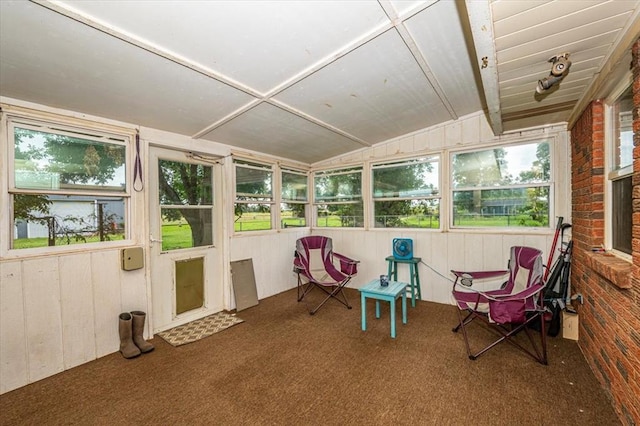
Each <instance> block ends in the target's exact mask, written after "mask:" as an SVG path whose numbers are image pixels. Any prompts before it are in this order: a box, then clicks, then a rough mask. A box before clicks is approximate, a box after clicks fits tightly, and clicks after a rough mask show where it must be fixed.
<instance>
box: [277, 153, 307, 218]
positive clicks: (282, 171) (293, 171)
mask: <svg viewBox="0 0 640 426" xmlns="http://www.w3.org/2000/svg"><path fill="white" fill-rule="evenodd" d="M279 169H280V173H279V174H280V181H279V185H278V186H279V189H280V191H279V194H280V198H279V204H280V220H279V225H280V229H287V228H290V227H301V228H309V227H310V223H309V222H310V220H311V219H310V217H309V203H310V202H311V197H310V194H309V190H310V186H309V172H308V171H303V170H299V169H296V168H293V167H288V166H281V167H279ZM285 173H288V174H292V175H298V176H304V177H305V182H306V187H307V192H306V196H305V200H304V201H302V200H292V199H289V198H285V197H284V193H283V189H284V185H283V182H284V174H285ZM283 204H300V205H303V206H304V207H303V209H304V221H305V224H304V225H302V226H294V225H290V226H287V224H286V223H284V219H283V217H282V205H283Z"/></svg>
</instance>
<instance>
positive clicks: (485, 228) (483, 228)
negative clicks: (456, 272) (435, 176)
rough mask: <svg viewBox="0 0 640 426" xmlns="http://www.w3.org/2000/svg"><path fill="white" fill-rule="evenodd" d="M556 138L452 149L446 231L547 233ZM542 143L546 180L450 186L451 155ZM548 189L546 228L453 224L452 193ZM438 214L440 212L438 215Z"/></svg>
mask: <svg viewBox="0 0 640 426" xmlns="http://www.w3.org/2000/svg"><path fill="white" fill-rule="evenodd" d="M555 139H556V136H553V135H539V136H538V135H536V136H533V137H529V138H518V139H514V140H510V141H501V142H496V143H492V144H486V145H478V146H474V147H471V148H463V149H455V150H449V161H448V164H447V166H448V171H447V179H448V182H447V194H448V198H449V199H448V200H447V207H446V208H447V214H448V216H449V217H448V218H447V228H448V229H449V230H451V231H454V232H455V231H469V230H473V231H474V232H476V231H478V232H493V233H495V232H500V233H507V234H508V233H523V232H524V233H529V232H540V231H543V232H548V231H550V230H551V229H552V227H553V226H554V221H553V218H554V217H556V214H555V208H556V206H555V191H556V188H555V186H556V178H555V176H556V153H555V151H556V140H555ZM544 142H546V143H547V144H548V145H549V179H548V180H547V181H544V182H532V183H517V184H516V183H514V184H511V185H501V186H490V185H485V186H460V187H456V186H455V185H454V177H453V175H454V172H455V169H454V164H453V159H454V156H455V155H458V154H464V153H471V152H482V151H488V150H494V149H498V148H508V147H516V146H522V145H532V144H538V143H544ZM544 187H548V192H549V195H548V222H549V223H548V225H547V226H464V225H463V226H461V225H455V223H454V222H455V214H454V213H455V212H454V209H455V202H454V193H455V192H459V191H471V190H480V191H485V190H509V189H522V188H544ZM441 215H442V212H441Z"/></svg>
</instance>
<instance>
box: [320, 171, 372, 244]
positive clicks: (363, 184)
mask: <svg viewBox="0 0 640 426" xmlns="http://www.w3.org/2000/svg"><path fill="white" fill-rule="evenodd" d="M356 169H360V175H361V176H360V202H361V203H362V220H363V221H364V224H363V226H362V227H327V226H318V225H317V223H318V209H317V208H316V206H317V205H318V204H324V203H321V202H318V201H317V200H316V181H315V179H316V176H317V175H318V174H323V173H328V174H331V175H334V176H335V175H341V174H351V173H353V172H355V171H357V170H356ZM370 169H371V167H367V162H362V163H350V164H345V165H340V166H333V167H327V168H322V169H316V170H312V172H311V174H310V187H309V189H310V191H311V194H310V195H311V196H310V200H311V201H310V208H311V211H312V213H311V221H312V222H311V223H310V224H309V225H310V227H311V229H328V230H329V229H331V230H337V229H340V230H349V229H352V230H354V229H355V230H365V231H367V230H369V220H368V218H369V208H368V204H369V203H366V202H365V197H366V194H367V192H365V191H370V188H371V187H370V185H368V179H370V178H371V177H370ZM332 172H337V173H332ZM332 204H356V202H354V201H344V202H333V203H332Z"/></svg>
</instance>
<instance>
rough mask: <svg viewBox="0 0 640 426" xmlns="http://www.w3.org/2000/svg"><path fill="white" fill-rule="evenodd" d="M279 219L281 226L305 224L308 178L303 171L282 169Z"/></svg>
mask: <svg viewBox="0 0 640 426" xmlns="http://www.w3.org/2000/svg"><path fill="white" fill-rule="evenodd" d="M281 172H282V174H281V177H282V179H281V184H282V192H281V203H280V221H281V223H282V227H283V228H289V227H299V226H307V204H308V201H309V198H308V187H309V184H308V178H307V174H306V173H304V172H300V171H296V170H286V169H283V170H282V171H281Z"/></svg>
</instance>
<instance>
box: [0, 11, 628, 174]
mask: <svg viewBox="0 0 640 426" xmlns="http://www.w3.org/2000/svg"><path fill="white" fill-rule="evenodd" d="M639 3H640V1H635V0H634V1H624V0H615V1H583V0H576V1H568V0H560V1H509V0H495V1H490V2H488V1H484V0H472V1H467V2H466V3H465V2H454V1H449V0H441V1H406V0H379V1H189V2H180V1H151V0H150V1H126V0H125V1H118V2H115V1H69V0H66V1H55V2H48V1H40V0H37V1H35V0H34V1H26V0H21V1H7V0H4V1H1V2H0V95H2V96H4V97H8V98H15V99H20V100H24V101H29V102H36V103H39V104H44V105H48V106H52V107H59V108H63V109H68V110H73V111H79V112H82V113H86V114H91V115H96V116H101V117H106V118H110V119H115V120H121V121H124V122H128V123H132V124H136V125H141V126H146V127H153V128H157V129H161V130H166V131H171V132H175V133H179V134H184V135H188V136H191V137H193V138H195V139H202V140H205V141H215V142H221V143H225V144H228V145H232V146H235V147H239V148H242V149H248V150H253V151H259V152H263V153H267V154H270V155H275V156H279V157H284V158H289V159H293V160H296V161H301V162H304V163H314V162H317V161H321V160H324V159H327V158H331V157H333V156H336V155H340V154H343V153H346V152H350V151H353V150H357V149H360V148H362V147H367V146H371V145H374V144H376V143H378V142H381V141H385V140H388V139H391V138H394V137H398V136H401V135H404V134H407V133H410V132H413V131H416V130H419V129H422V128H426V127H429V126H432V125H436V124H439V123H442V122H446V121H449V120H456V119H458V118H459V117H461V116H464V115H467V114H470V113H473V112H477V111H480V110H485V111H486V113H487V115H488V117H489V119H490V123H491V125H492V128H493V129H494V132H495V133H496V134H500V133H502V132H503V131H506V130H515V129H519V128H523V127H531V126H539V125H544V124H551V123H557V122H564V121H570V120H571V117H572V115H573V116H575V114H576V111H577V112H579V111H578V110H579V109H581V108H583V107H584V103H585V102H586V100H588V99H587V98H588V97H589V96H593V95H594V93H596V92H597V89H598V87H599V86H601V85H602V82H601V78H600V77H599V76H600V74H601V73H602V72H604V71H607V72H608V71H609V69H610V68H612V64H616V63H619V62H620V61H624V60H626V56H625V51H626V50H628V47H629V45H630V44H631V42H632V41H633V40H634V38H636V37H638V33H639V30H638V28H639V27H638V25H639V24H638V11H639ZM565 52H569V53H570V60H571V61H572V66H571V68H570V71H569V73H568V75H567V76H566V77H565V78H564V79H563V80H562V82H561V83H560V84H558V85H556V86H555V87H554V88H552V90H549V91H548V93H544V94H543V95H542V96H540V95H536V93H535V87H536V84H537V81H538V80H539V79H541V78H544V77H546V76H547V75H548V74H549V70H550V67H551V65H550V64H549V63H548V62H547V60H548V59H549V58H550V57H552V56H554V55H557V54H560V53H565Z"/></svg>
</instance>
